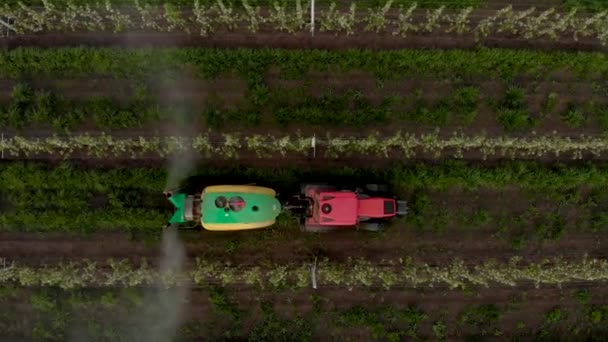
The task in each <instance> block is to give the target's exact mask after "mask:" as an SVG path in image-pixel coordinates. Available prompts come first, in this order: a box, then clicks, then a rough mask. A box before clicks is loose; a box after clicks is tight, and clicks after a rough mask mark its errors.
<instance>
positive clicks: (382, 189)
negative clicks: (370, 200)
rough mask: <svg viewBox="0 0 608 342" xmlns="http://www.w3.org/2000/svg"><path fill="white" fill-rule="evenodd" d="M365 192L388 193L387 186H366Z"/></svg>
mask: <svg viewBox="0 0 608 342" xmlns="http://www.w3.org/2000/svg"><path fill="white" fill-rule="evenodd" d="M365 190H367V191H370V192H388V185H386V184H365Z"/></svg>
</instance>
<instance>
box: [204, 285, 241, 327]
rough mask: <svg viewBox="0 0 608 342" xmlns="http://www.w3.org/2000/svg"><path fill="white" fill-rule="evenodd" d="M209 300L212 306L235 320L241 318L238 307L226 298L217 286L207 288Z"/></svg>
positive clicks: (224, 293)
mask: <svg viewBox="0 0 608 342" xmlns="http://www.w3.org/2000/svg"><path fill="white" fill-rule="evenodd" d="M209 300H210V301H211V303H212V304H213V306H214V308H215V309H216V310H217V311H218V312H220V313H222V314H225V315H228V316H229V317H231V318H232V319H233V320H234V321H235V322H238V321H240V320H241V318H242V317H241V315H242V314H241V311H240V310H239V309H238V307H237V306H236V305H235V304H234V303H231V302H230V301H229V300H228V297H227V295H226V292H225V291H224V290H223V289H221V288H219V287H211V288H210V289H209Z"/></svg>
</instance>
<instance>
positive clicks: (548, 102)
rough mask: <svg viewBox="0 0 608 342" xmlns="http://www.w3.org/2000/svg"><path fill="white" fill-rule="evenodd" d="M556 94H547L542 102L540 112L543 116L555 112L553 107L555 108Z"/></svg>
mask: <svg viewBox="0 0 608 342" xmlns="http://www.w3.org/2000/svg"><path fill="white" fill-rule="evenodd" d="M557 96H558V95H557V93H549V95H547V98H545V100H544V101H543V104H542V112H543V114H544V115H547V114H550V113H552V112H553V111H554V110H555V106H557V99H558V97H557Z"/></svg>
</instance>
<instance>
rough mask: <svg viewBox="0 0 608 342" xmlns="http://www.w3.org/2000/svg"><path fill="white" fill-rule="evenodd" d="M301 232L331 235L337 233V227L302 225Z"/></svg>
mask: <svg viewBox="0 0 608 342" xmlns="http://www.w3.org/2000/svg"><path fill="white" fill-rule="evenodd" d="M300 230H301V231H303V232H305V233H329V232H333V231H336V230H337V229H336V228H335V227H329V226H321V225H301V226H300Z"/></svg>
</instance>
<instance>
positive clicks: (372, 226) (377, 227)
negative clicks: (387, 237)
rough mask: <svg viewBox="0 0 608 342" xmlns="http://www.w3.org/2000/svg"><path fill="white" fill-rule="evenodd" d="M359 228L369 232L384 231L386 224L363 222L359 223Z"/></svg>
mask: <svg viewBox="0 0 608 342" xmlns="http://www.w3.org/2000/svg"><path fill="white" fill-rule="evenodd" d="M358 228H359V230H365V231H368V232H382V231H384V224H382V223H377V222H362V223H359V227H358Z"/></svg>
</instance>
